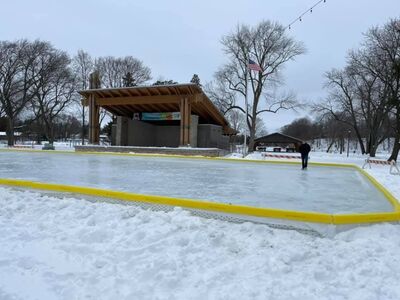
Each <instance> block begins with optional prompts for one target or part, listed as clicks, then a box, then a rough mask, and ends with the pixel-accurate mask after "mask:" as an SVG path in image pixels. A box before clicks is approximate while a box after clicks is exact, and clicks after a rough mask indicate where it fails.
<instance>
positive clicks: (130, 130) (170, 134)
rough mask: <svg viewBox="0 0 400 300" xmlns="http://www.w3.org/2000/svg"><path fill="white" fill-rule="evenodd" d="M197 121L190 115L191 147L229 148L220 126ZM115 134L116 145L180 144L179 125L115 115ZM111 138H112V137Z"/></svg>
mask: <svg viewBox="0 0 400 300" xmlns="http://www.w3.org/2000/svg"><path fill="white" fill-rule="evenodd" d="M198 122H199V117H198V116H195V115H192V116H191V125H190V146H191V147H194V148H196V147H199V148H220V149H228V148H229V138H228V137H226V136H223V135H222V127H221V126H218V125H212V124H198ZM113 132H114V131H113ZM115 135H116V136H115V145H116V146H139V147H178V146H180V145H179V143H180V126H157V125H154V124H150V123H146V122H142V121H138V120H131V119H129V118H126V117H117V124H116V126H115ZM112 139H113V140H114V137H113V138H112ZM184 146H186V145H184Z"/></svg>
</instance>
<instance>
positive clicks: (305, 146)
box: [299, 143, 311, 155]
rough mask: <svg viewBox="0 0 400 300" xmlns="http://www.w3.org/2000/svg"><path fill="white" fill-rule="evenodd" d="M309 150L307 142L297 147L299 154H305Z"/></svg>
mask: <svg viewBox="0 0 400 300" xmlns="http://www.w3.org/2000/svg"><path fill="white" fill-rule="evenodd" d="M310 151H311V147H310V145H309V144H307V143H304V144H301V145H300V147H299V152H300V153H301V155H307V154H308V153H310Z"/></svg>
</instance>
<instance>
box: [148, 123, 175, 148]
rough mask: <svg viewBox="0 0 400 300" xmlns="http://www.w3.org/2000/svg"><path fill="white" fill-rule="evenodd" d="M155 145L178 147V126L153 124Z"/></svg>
mask: <svg viewBox="0 0 400 300" xmlns="http://www.w3.org/2000/svg"><path fill="white" fill-rule="evenodd" d="M154 127H155V137H156V138H155V143H154V146H156V147H178V146H179V142H180V126H154Z"/></svg>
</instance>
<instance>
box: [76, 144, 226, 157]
mask: <svg viewBox="0 0 400 300" xmlns="http://www.w3.org/2000/svg"><path fill="white" fill-rule="evenodd" d="M75 151H77V152H121V153H130V152H134V153H147V154H168V155H189V156H192V155H201V156H211V157H216V156H224V155H226V154H227V151H224V150H221V149H200V148H194V149H187V148H149V147H134V146H124V147H122V146H97V145H90V146H88V145H86V146H75Z"/></svg>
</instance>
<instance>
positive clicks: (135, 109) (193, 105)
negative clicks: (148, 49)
mask: <svg viewBox="0 0 400 300" xmlns="http://www.w3.org/2000/svg"><path fill="white" fill-rule="evenodd" d="M91 82H92V81H91ZM95 85H96V83H95V84H93V82H92V83H91V87H92V88H91V89H88V90H83V91H80V92H79V93H80V94H81V95H82V96H83V100H82V104H83V105H84V106H89V143H91V144H98V143H99V134H100V124H99V118H100V107H102V108H104V109H105V110H107V111H109V112H110V113H112V114H113V115H114V116H122V117H127V118H130V119H132V118H133V117H134V115H135V113H143V112H146V113H149V112H150V113H157V112H163V113H164V112H179V113H180V145H184V146H187V145H189V144H190V131H191V115H192V114H194V115H197V116H198V118H199V119H198V122H199V123H203V124H215V125H219V126H221V127H222V131H223V134H225V135H232V134H236V132H235V131H234V130H233V129H232V128H231V127H230V125H229V122H228V121H227V120H226V119H225V117H224V116H223V115H222V113H221V112H220V111H219V110H218V109H217V107H216V106H215V105H214V104H213V103H212V102H211V100H210V99H209V98H208V97H207V95H206V94H205V93H204V92H203V91H202V89H201V88H200V87H199V86H198V85H196V84H191V83H188V84H173V85H155V86H135V87H122V88H105V89H102V88H93V86H95ZM97 85H99V84H97Z"/></svg>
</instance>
